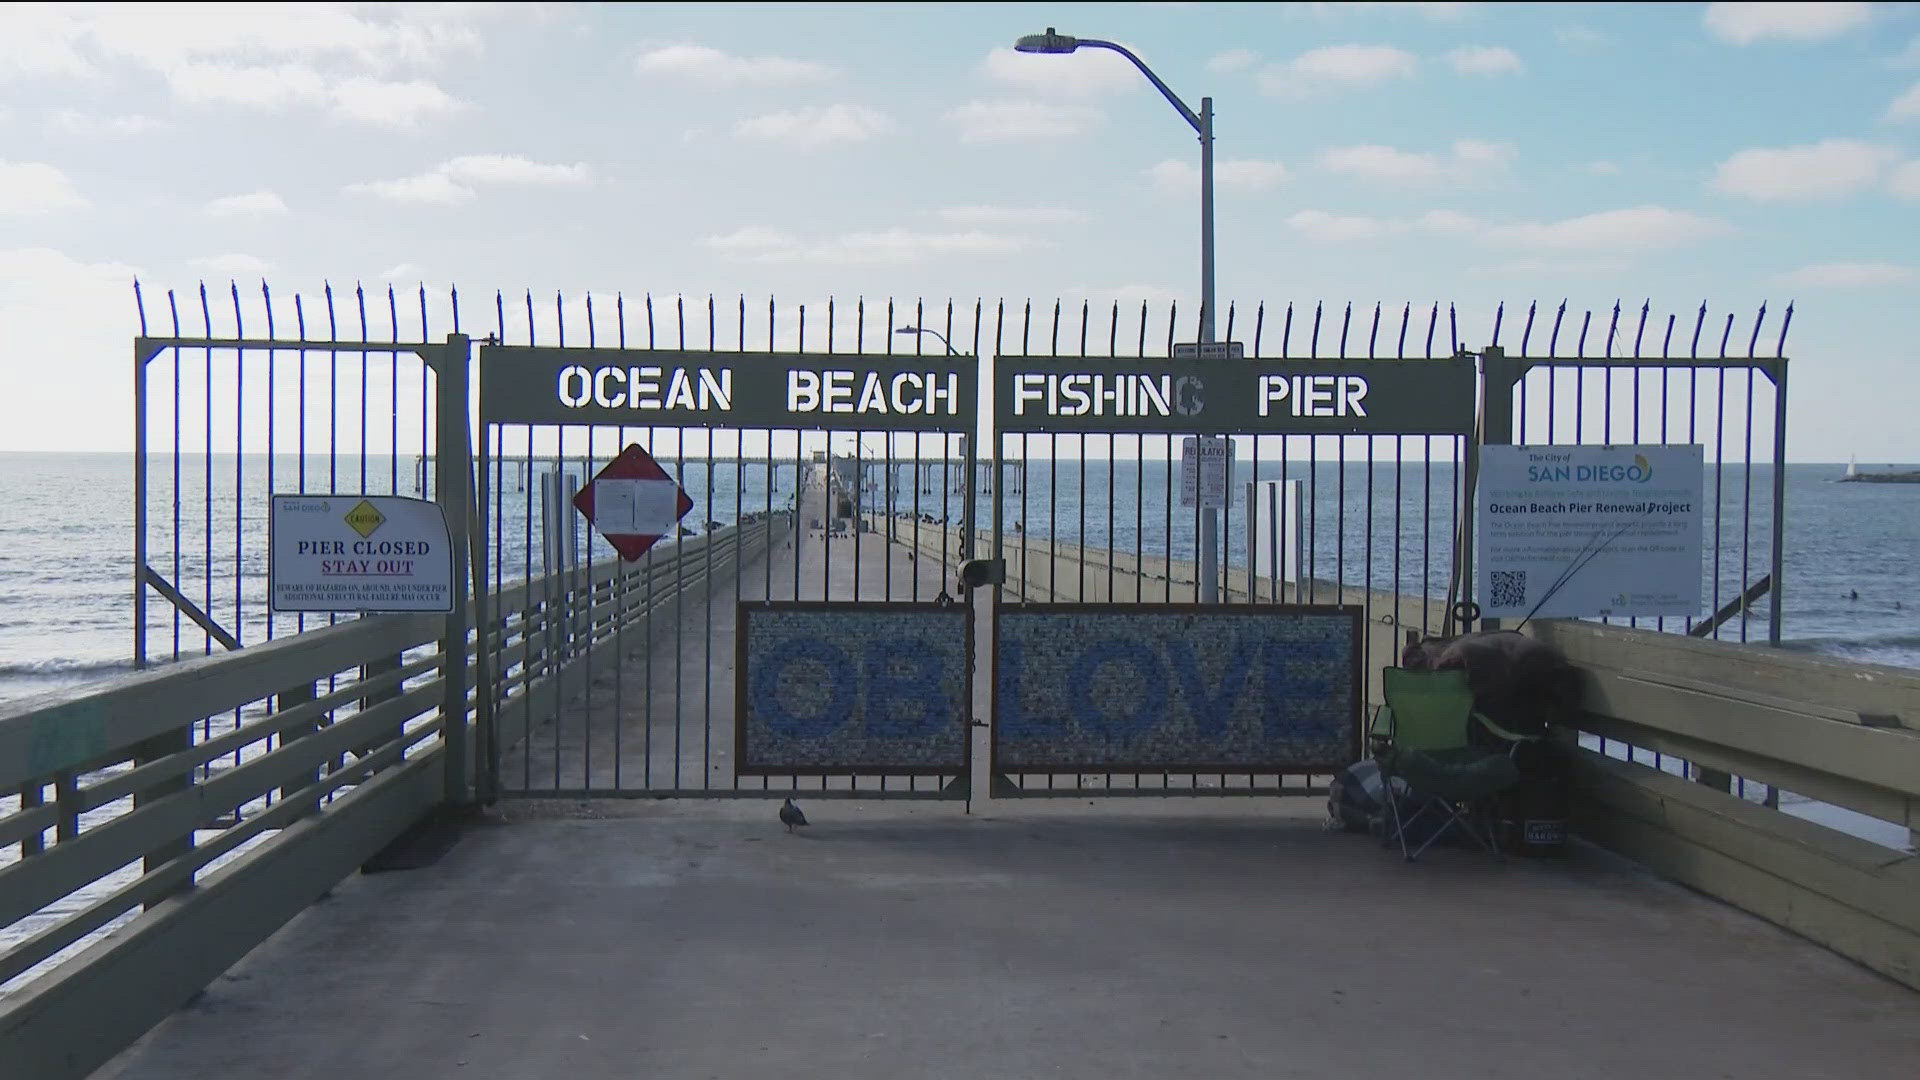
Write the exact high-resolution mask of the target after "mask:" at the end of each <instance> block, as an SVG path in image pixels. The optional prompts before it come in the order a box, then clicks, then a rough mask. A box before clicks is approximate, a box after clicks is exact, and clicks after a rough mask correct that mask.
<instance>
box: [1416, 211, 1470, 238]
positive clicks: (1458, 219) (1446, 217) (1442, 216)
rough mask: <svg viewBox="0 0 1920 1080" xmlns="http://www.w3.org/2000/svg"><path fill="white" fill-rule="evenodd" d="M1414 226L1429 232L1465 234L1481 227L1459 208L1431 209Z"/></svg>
mask: <svg viewBox="0 0 1920 1080" xmlns="http://www.w3.org/2000/svg"><path fill="white" fill-rule="evenodd" d="M1413 225H1414V228H1416V229H1423V230H1425V231H1427V232H1435V233H1451V234H1455V235H1464V234H1466V233H1470V232H1473V231H1474V230H1475V229H1478V228H1479V227H1480V223H1479V222H1478V221H1476V220H1474V219H1473V218H1471V217H1468V216H1467V215H1466V214H1463V213H1461V212H1460V211H1458V210H1429V211H1427V212H1426V213H1424V214H1421V215H1420V217H1419V218H1418V219H1417V220H1415V221H1414V223H1413Z"/></svg>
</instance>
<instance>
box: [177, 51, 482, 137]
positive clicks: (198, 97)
mask: <svg viewBox="0 0 1920 1080" xmlns="http://www.w3.org/2000/svg"><path fill="white" fill-rule="evenodd" d="M167 80H168V83H169V85H170V86H171V87H172V88H173V92H174V96H175V97H177V98H179V99H180V100H181V101H184V102H186V103H187V104H190V105H201V106H229V107H233V108H244V109H254V110H258V111H262V112H283V111H286V110H288V109H296V108H324V109H326V110H327V111H328V112H329V114H330V115H332V116H333V117H334V118H335V119H337V120H343V121H346V122H348V123H354V124H362V125H365V126H368V127H380V128H387V129H389V130H394V131H414V130H418V129H419V128H420V127H421V125H422V123H423V122H425V121H428V120H433V119H436V118H438V117H441V116H444V115H446V114H448V113H452V112H455V111H457V110H459V109H460V108H462V107H463V106H462V103H461V102H459V101H457V100H455V99H454V98H453V97H452V96H450V95H449V94H448V93H447V92H446V91H444V90H442V89H440V88H439V87H438V86H435V85H434V84H433V83H430V82H426V81H423V80H420V79H410V80H407V81H404V82H395V81H390V80H383V79H373V78H366V77H361V76H356V77H353V78H347V79H339V80H333V79H329V78H328V77H326V76H324V75H322V74H321V73H320V72H318V71H316V70H314V69H313V68H310V67H304V66H300V65H295V64H283V65H280V66H277V67H263V66H259V65H245V64H207V63H191V64H182V65H179V66H177V67H174V68H170V69H169V70H168V71H167Z"/></svg>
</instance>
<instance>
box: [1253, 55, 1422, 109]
mask: <svg viewBox="0 0 1920 1080" xmlns="http://www.w3.org/2000/svg"><path fill="white" fill-rule="evenodd" d="M1419 70H1420V61H1419V59H1418V58H1416V57H1415V56H1414V55H1413V54H1412V53H1410V52H1407V51H1406V50H1405V49H1397V48H1394V47H1393V46H1391V45H1327V46H1323V47H1321V48H1318V49H1312V50H1309V51H1307V52H1304V53H1301V54H1300V55H1299V56H1296V57H1294V58H1293V59H1292V60H1288V61H1286V62H1285V63H1279V64H1269V65H1267V66H1266V67H1264V68H1262V69H1261V70H1260V75H1259V78H1258V81H1259V85H1260V89H1261V90H1263V91H1265V92H1267V93H1269V94H1279V95H1283V96H1289V97H1300V96H1304V95H1306V94H1310V93H1313V92H1314V91H1316V90H1321V89H1326V88H1330V87H1355V86H1377V85H1379V84H1381V83H1384V82H1389V81H1391V80H1394V79H1410V78H1412V77H1413V76H1414V75H1415V74H1417V73H1418V72H1419Z"/></svg>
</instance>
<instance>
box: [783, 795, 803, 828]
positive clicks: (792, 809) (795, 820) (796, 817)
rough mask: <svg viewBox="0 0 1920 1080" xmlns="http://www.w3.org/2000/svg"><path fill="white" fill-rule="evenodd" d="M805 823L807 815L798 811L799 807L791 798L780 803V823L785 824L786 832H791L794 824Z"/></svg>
mask: <svg viewBox="0 0 1920 1080" xmlns="http://www.w3.org/2000/svg"><path fill="white" fill-rule="evenodd" d="M806 823H807V815H805V814H803V813H801V812H800V807H799V806H797V805H795V804H794V801H793V800H792V799H788V800H787V801H786V802H784V803H782V804H781V805H780V824H782V825H785V826H786V827H787V831H788V832H792V831H793V829H794V826H796V825H805V824H806Z"/></svg>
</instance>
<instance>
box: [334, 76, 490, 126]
mask: <svg viewBox="0 0 1920 1080" xmlns="http://www.w3.org/2000/svg"><path fill="white" fill-rule="evenodd" d="M332 96H333V115H334V116H335V117H336V118H338V119H341V120H347V121H351V122H353V123H357V124H365V125H367V126H369V127H381V128H388V129H390V130H394V131H415V130H418V129H419V128H420V126H421V125H422V124H423V123H424V122H425V121H428V120H434V119H437V118H439V117H442V116H445V115H447V114H448V113H452V112H456V111H458V110H459V109H461V108H463V107H464V106H463V104H462V103H461V102H459V101H456V100H455V99H454V98H453V97H452V96H450V95H449V94H448V93H447V92H446V91H445V90H442V89H440V88H439V87H438V86H435V85H434V84H432V83H430V82H422V81H421V80H419V79H410V80H408V81H406V82H386V81H382V80H378V79H348V80H347V81H345V82H343V83H341V84H339V85H338V86H335V87H334V88H333V95H332Z"/></svg>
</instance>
